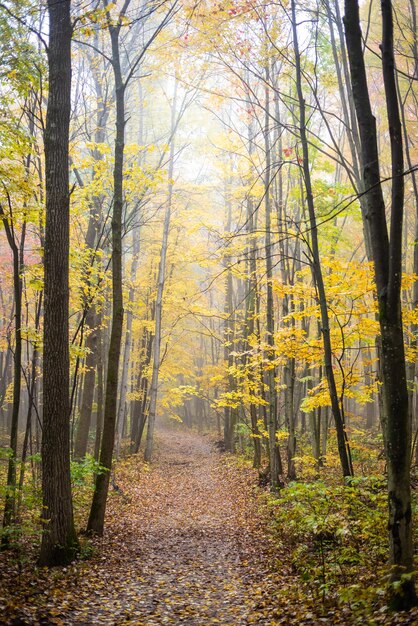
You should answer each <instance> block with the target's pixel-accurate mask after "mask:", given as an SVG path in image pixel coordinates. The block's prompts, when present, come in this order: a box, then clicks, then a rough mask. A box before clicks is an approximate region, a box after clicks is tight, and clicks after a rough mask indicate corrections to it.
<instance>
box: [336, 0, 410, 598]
mask: <svg viewBox="0 0 418 626" xmlns="http://www.w3.org/2000/svg"><path fill="white" fill-rule="evenodd" d="M381 8H382V46H381V50H382V68H383V81H384V87H385V97H386V107H387V117H388V122H389V134H390V146H391V159H392V197H391V208H390V241H389V235H388V228H387V222H386V213H385V209H386V207H385V203H384V198H383V191H382V186H381V182H380V167H379V152H378V145H377V132H376V120H375V118H374V115H373V113H372V109H371V103H370V96H369V90H368V84H367V76H366V68H365V63H364V56H363V42H362V34H361V27H360V14H359V5H358V2H357V0H345V18H344V24H345V31H346V41H347V50H348V56H349V62H350V73H351V82H352V88H353V97H354V103H355V107H356V114H357V119H358V123H359V129H360V139H361V149H362V163H363V180H364V188H365V190H366V191H367V194H366V201H367V219H368V221H369V224H370V231H371V234H372V245H373V259H374V269H375V282H376V290H377V297H378V304H379V322H380V333H381V343H382V351H381V368H382V380H383V400H384V405H385V422H384V424H383V427H384V430H385V435H386V436H385V451H386V460H387V471H388V496H389V542H390V564H391V581H392V582H396V585H392V586H391V588H390V591H391V596H392V603H393V605H394V607H395V608H408V607H410V606H411V605H412V604H414V603H415V602H416V595H415V584H414V577H413V574H412V572H413V542H412V513H411V491H410V460H411V459H410V456H411V423H410V414H409V411H408V389H407V381H406V364H405V354H404V338H403V329H402V309H401V298H400V294H401V273H402V271H401V270H402V222H403V210H404V178H403V176H404V171H403V170H404V165H403V142H402V127H401V120H400V115H399V105H398V99H397V93H396V82H395V62H394V52H393V16H392V4H391V2H390V0H382V2H381Z"/></svg>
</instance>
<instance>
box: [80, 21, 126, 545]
mask: <svg viewBox="0 0 418 626" xmlns="http://www.w3.org/2000/svg"><path fill="white" fill-rule="evenodd" d="M121 19H122V17H120V19H119V21H118V23H117V25H116V26H113V25H112V24H111V23H109V25H108V29H109V34H110V40H111V45H112V66H113V73H114V77H115V98H116V139H115V165H114V169H113V215H112V326H111V332H110V343H109V356H108V364H107V376H106V391H105V403H104V415H103V433H102V441H101V449H100V459H99V461H100V465H101V466H102V468H105V469H104V470H103V471H101V472H100V473H99V474H97V476H96V481H95V489H94V494H93V502H92V505H91V510H90V516H89V520H88V523H87V531H88V532H90V533H95V534H97V535H100V536H101V535H103V530H104V519H105V512H106V501H107V494H108V491H109V480H110V470H111V467H112V457H113V448H114V444H115V425H116V411H117V394H118V376H119V359H120V349H121V342H122V328H123V294H122V213H123V158H124V148H125V84H124V82H123V80H122V70H121V63H120V50H119V33H120V29H121V24H122V22H121Z"/></svg>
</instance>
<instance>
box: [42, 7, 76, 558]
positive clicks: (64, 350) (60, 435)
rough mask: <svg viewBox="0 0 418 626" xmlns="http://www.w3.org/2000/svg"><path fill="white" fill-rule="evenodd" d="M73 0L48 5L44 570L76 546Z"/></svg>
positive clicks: (45, 143)
mask: <svg viewBox="0 0 418 626" xmlns="http://www.w3.org/2000/svg"><path fill="white" fill-rule="evenodd" d="M70 5H71V2H70V0H61V2H56V1H55V0H48V15H49V29H50V35H49V47H48V64H49V81H48V82H49V95H48V107H47V114H46V126H45V132H44V145H45V188H46V223H45V249H44V268H45V287H44V294H45V304H44V355H43V372H44V377H43V435H42V495H43V509H42V519H43V521H44V529H43V533H42V545H41V553H40V557H39V563H40V565H42V566H53V565H64V564H67V563H69V562H70V561H72V560H73V558H74V555H75V553H76V550H77V539H76V534H75V529H74V521H73V507H72V498H71V478H70V397H69V396H70V390H69V367H70V359H69V344H68V306H69V289H68V263H69V261H68V259H69V226H70V220H69V217H70V215H69V206H70V194H69V171H68V142H69V124H70V111H71V36H72V26H71V17H70Z"/></svg>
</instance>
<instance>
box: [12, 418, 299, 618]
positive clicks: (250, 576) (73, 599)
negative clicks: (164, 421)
mask: <svg viewBox="0 0 418 626" xmlns="http://www.w3.org/2000/svg"><path fill="white" fill-rule="evenodd" d="M156 457H157V458H156V460H155V462H154V463H153V464H152V466H151V467H150V468H148V467H147V466H146V465H144V464H143V463H142V461H141V460H140V459H139V458H135V457H131V458H130V459H128V460H126V461H124V462H122V463H120V464H119V466H118V472H117V475H116V482H117V485H118V487H119V490H117V491H113V493H112V495H111V498H110V502H109V507H108V515H107V525H106V533H105V537H104V538H103V539H100V540H96V541H95V547H96V550H95V552H94V555H93V557H92V558H90V559H88V560H86V561H82V562H78V563H75V564H74V565H72V566H70V567H69V568H67V569H65V570H64V571H63V570H56V571H55V572H48V571H47V570H39V571H38V572H37V575H36V579H35V580H36V584H34V585H33V587H32V589H31V588H30V587H29V588H28V583H27V581H26V582H25V580H24V579H25V575H24V576H23V580H22V581H21V585H20V587H21V588H15V589H14V598H13V605H14V606H15V607H16V609H17V611H16V612H15V615H18V616H19V619H21V620H22V621H20V622H19V621H16V622H14V623H15V624H22V625H23V624H53V623H55V624H71V625H77V626H81V625H82V624H83V625H86V626H87V625H90V624H119V625H120V624H137V625H138V626H142V625H144V626H145V625H146V626H152V625H158V624H187V625H190V626H192V625H196V626H197V625H202V626H203V625H206V624H222V625H223V626H226V625H231V626H238V625H240V624H260V625H261V624H272V623H286V624H288V623H291V621H290V620H289V616H287V617H285V616H282V619H283V621H282V619H280V620H279V619H277V621H276V619H275V618H274V613H275V609H274V607H273V606H269V607H268V606H266V603H265V600H263V598H265V597H266V584H267V583H268V579H269V575H268V562H269V560H271V546H269V544H268V540H267V539H266V533H265V528H264V523H263V518H262V515H261V514H260V512H259V511H258V504H257V496H256V492H255V490H254V473H253V472H252V471H251V470H248V469H247V468H237V466H236V463H235V462H232V461H229V460H228V457H225V456H224V455H220V454H219V453H218V452H217V451H216V449H214V447H213V445H211V443H210V442H209V441H208V440H207V439H206V438H205V437H201V436H198V435H195V434H192V433H189V432H185V431H181V432H179V431H176V430H173V431H167V432H162V433H161V434H160V437H159V445H158V450H157V455H156ZM6 604H7V597H6ZM268 604H270V602H268ZM8 611H10V605H9V609H8ZM9 615H10V612H9ZM276 615H277V613H276ZM273 619H274V622H273ZM0 623H6V622H1V614H0ZM9 623H12V622H9Z"/></svg>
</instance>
